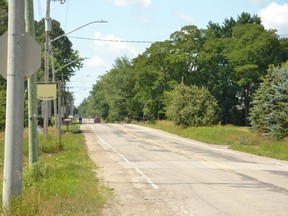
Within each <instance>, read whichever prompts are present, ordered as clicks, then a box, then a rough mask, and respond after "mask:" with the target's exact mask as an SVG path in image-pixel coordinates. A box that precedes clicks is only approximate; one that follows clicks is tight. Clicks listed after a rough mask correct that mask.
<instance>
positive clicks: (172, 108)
mask: <svg viewBox="0 0 288 216" xmlns="http://www.w3.org/2000/svg"><path fill="white" fill-rule="evenodd" d="M166 97H167V104H166V109H167V112H166V113H167V117H168V118H169V119H171V120H173V121H174V122H175V124H176V125H180V126H182V127H188V126H196V127H198V126H204V125H212V124H213V123H215V121H216V119H217V115H216V113H217V107H218V106H217V101H216V100H215V98H214V97H213V96H212V95H211V94H210V93H209V91H208V90H207V89H206V88H204V87H201V88H199V87H197V86H191V87H188V86H185V85H177V86H176V87H175V89H173V90H172V91H171V92H169V93H166Z"/></svg>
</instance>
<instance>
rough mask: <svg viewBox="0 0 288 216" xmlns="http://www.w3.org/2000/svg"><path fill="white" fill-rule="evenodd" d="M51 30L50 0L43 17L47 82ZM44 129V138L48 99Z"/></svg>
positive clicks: (46, 78)
mask: <svg viewBox="0 0 288 216" xmlns="http://www.w3.org/2000/svg"><path fill="white" fill-rule="evenodd" d="M50 31H51V18H50V0H47V3H46V18H45V32H46V40H45V71H44V83H48V82H49V51H50V47H49V46H50V35H49V32H50ZM43 126H44V130H43V135H44V137H45V138H46V137H47V136H48V101H44V122H43Z"/></svg>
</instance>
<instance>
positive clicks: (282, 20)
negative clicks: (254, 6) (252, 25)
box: [259, 3, 288, 35]
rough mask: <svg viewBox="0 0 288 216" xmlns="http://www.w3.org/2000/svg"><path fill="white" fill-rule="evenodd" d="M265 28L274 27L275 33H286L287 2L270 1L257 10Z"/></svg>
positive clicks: (287, 26) (287, 25)
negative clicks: (264, 6)
mask: <svg viewBox="0 0 288 216" xmlns="http://www.w3.org/2000/svg"><path fill="white" fill-rule="evenodd" d="M259 16H260V17H261V20H262V24H263V25H264V26H265V28H266V29H276V30H277V34H280V35H281V34H287V33H288V22H287V20H288V4H283V5H280V4H277V3H271V4H269V5H268V6H267V7H266V8H263V9H262V10H260V12H259Z"/></svg>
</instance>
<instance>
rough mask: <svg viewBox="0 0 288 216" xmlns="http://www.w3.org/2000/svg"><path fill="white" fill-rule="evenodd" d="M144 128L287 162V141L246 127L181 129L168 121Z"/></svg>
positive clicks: (218, 126)
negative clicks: (257, 132)
mask: <svg viewBox="0 0 288 216" xmlns="http://www.w3.org/2000/svg"><path fill="white" fill-rule="evenodd" d="M144 125H145V126H149V127H153V128H156V129H160V130H164V131H167V132H170V133H173V134H176V135H179V136H182V137H186V138H190V139H194V140H198V141H201V142H204V143H208V144H217V145H228V146H229V148H231V149H234V150H238V151H242V152H247V153H251V154H255V155H259V156H265V157H270V158H274V159H280V160H288V142H287V140H282V141H276V140H272V139H268V138H267V137H263V136H261V135H259V134H255V133H252V132H251V131H250V130H249V128H248V127H236V126H231V125H228V126H221V125H217V126H210V127H189V128H182V127H179V126H175V125H174V124H173V123H172V122H170V121H156V122H155V124H144Z"/></svg>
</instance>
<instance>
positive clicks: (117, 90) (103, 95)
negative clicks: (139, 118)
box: [81, 57, 134, 121]
mask: <svg viewBox="0 0 288 216" xmlns="http://www.w3.org/2000/svg"><path fill="white" fill-rule="evenodd" d="M132 72H133V71H132V64H131V62H130V61H129V60H128V59H127V58H126V57H122V58H117V59H116V60H115V63H114V65H113V68H112V69H111V70H110V71H108V72H107V73H106V74H104V75H103V76H101V77H100V78H99V80H98V81H97V83H96V84H95V85H94V86H93V90H92V91H91V96H92V97H91V98H90V97H89V101H88V103H87V104H86V108H87V109H89V110H90V109H94V113H93V112H89V113H93V114H94V115H100V116H101V117H102V118H104V119H107V121H120V120H123V119H124V118H125V117H127V116H129V115H130V107H131V100H132V97H133V95H132V90H133V87H134V78H133V73H132ZM92 107H93V108H92ZM81 110H82V109H81Z"/></svg>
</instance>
